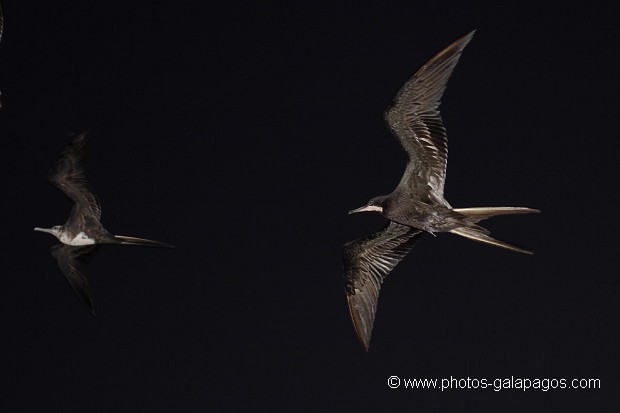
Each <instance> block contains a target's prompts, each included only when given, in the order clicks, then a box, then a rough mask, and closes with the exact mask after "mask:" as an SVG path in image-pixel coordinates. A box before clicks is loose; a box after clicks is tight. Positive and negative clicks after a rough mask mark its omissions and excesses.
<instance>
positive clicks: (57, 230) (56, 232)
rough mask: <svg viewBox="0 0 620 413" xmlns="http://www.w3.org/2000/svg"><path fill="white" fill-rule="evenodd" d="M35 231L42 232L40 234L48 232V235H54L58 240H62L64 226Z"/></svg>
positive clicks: (37, 228) (36, 228)
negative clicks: (61, 233) (61, 234)
mask: <svg viewBox="0 0 620 413" xmlns="http://www.w3.org/2000/svg"><path fill="white" fill-rule="evenodd" d="M34 230H35V231H40V232H47V233H48V234H52V235H53V236H55V237H56V238H58V239H60V232H61V231H62V225H56V226H55V227H51V228H39V227H35V228H34Z"/></svg>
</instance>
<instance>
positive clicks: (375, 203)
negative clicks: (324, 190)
mask: <svg viewBox="0 0 620 413" xmlns="http://www.w3.org/2000/svg"><path fill="white" fill-rule="evenodd" d="M387 198H388V197H387V196H385V195H384V196H377V197H374V198H373V199H371V200H370V201H368V203H367V204H366V205H364V206H363V207H359V208H356V209H352V210H351V211H349V214H355V213H357V212H373V211H374V212H379V213H383V210H384V208H385V205H386V203H387Z"/></svg>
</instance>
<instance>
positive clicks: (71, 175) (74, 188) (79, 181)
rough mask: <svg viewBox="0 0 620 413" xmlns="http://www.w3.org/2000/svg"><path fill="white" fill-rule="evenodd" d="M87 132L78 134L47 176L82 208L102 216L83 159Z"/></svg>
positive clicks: (98, 216) (99, 216)
mask: <svg viewBox="0 0 620 413" xmlns="http://www.w3.org/2000/svg"><path fill="white" fill-rule="evenodd" d="M85 146H86V132H84V133H82V134H80V135H78V136H77V137H76V138H75V139H73V141H72V142H71V143H70V144H69V145H68V146H67V147H66V148H65V150H64V151H62V153H61V154H60V155H59V156H58V158H56V161H55V162H54V165H52V168H51V169H50V171H49V172H48V174H47V178H48V179H49V180H50V182H51V183H53V184H54V185H55V186H56V187H57V188H58V189H60V190H61V191H62V192H64V193H65V194H66V195H67V196H68V197H69V198H70V199H71V200H72V201H73V202H75V203H76V204H78V205H79V206H80V208H85V207H86V208H90V209H91V210H92V212H93V213H94V214H95V215H96V216H97V218H98V219H99V218H101V204H100V203H99V200H98V199H97V195H96V194H95V191H93V189H92V188H91V186H90V184H89V183H88V181H87V180H86V175H85V173H84V165H83V163H82V160H83V158H84V154H85Z"/></svg>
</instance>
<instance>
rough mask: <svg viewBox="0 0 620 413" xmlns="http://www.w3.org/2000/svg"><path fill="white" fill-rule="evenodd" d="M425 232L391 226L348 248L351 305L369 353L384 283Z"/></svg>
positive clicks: (347, 283)
mask: <svg viewBox="0 0 620 413" xmlns="http://www.w3.org/2000/svg"><path fill="white" fill-rule="evenodd" d="M421 235H422V231H419V230H417V229H415V228H411V227H408V226H405V225H401V224H397V223H395V222H390V223H389V225H388V226H387V227H385V228H384V229H383V230H381V231H378V232H375V233H373V234H370V235H367V236H365V237H362V238H359V239H357V240H354V241H350V242H348V243H346V244H345V245H344V248H343V259H344V271H345V274H344V278H345V290H346V294H347V301H348V304H349V311H350V313H351V319H352V321H353V326H354V328H355V332H356V334H357V337H358V339H359V340H360V342H361V343H362V344H363V345H364V348H365V349H366V350H368V346H369V343H370V337H371V334H372V327H373V323H374V320H375V313H376V311H377V301H378V299H379V290H380V289H381V284H382V282H383V279H384V278H385V277H386V276H387V275H388V274H389V273H390V271H392V269H393V268H394V267H395V266H396V265H397V264H398V263H399V262H400V261H401V260H402V259H403V258H404V257H405V255H407V253H409V251H411V249H412V248H413V245H414V243H415V241H416V240H417V239H418V238H419V237H420V236H421Z"/></svg>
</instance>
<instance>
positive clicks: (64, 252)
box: [34, 132, 174, 313]
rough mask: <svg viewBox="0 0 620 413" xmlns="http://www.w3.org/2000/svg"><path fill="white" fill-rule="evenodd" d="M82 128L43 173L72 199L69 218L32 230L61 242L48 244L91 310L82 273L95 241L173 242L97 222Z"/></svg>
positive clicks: (98, 210) (98, 213) (152, 244)
mask: <svg viewBox="0 0 620 413" xmlns="http://www.w3.org/2000/svg"><path fill="white" fill-rule="evenodd" d="M86 135H87V133H86V132H84V133H82V134H80V135H78V136H77V137H76V138H75V139H73V141H72V142H71V143H70V144H69V145H68V146H67V147H66V148H65V150H64V151H63V152H62V153H61V154H60V155H59V156H58V158H56V161H55V162H54V164H53V165H52V168H51V169H50V171H49V172H48V174H47V178H48V179H49V181H50V182H51V183H52V184H54V185H55V186H56V187H57V188H58V189H60V190H61V191H62V192H63V193H64V194H65V195H67V197H69V199H71V200H72V201H73V208H72V210H71V214H70V215H69V219H68V220H67V222H66V223H65V224H64V225H56V226H54V227H52V228H39V227H35V228H34V230H35V231H40V232H47V233H49V234H52V235H54V236H55V237H56V238H58V240H59V241H60V242H62V243H63V244H64V245H56V246H54V247H52V250H51V253H52V256H53V257H54V258H55V259H56V261H57V262H58V267H59V268H60V270H61V272H62V273H63V275H64V276H65V278H66V279H67V281H69V284H70V285H71V287H72V288H73V290H74V291H75V292H76V294H77V295H78V297H79V298H80V300H81V301H82V302H83V303H84V305H85V306H86V307H87V308H88V309H89V311H90V312H91V313H93V305H92V299H91V296H90V288H89V287H88V282H87V281H86V277H85V275H84V264H85V259H86V258H87V257H91V256H92V255H94V253H96V248H94V247H95V246H96V245H100V244H120V245H139V246H150V247H164V248H174V246H173V245H170V244H166V243H163V242H159V241H152V240H148V239H144V238H136V237H128V236H124V235H113V234H111V233H110V232H108V231H107V230H106V229H105V228H104V227H103V225H101V222H100V219H101V204H100V202H99V199H98V198H97V195H96V194H95V192H94V190H93V189H92V188H91V186H90V184H89V183H88V181H87V180H86V175H85V173H84V166H83V159H84V155H85V147H86Z"/></svg>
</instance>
